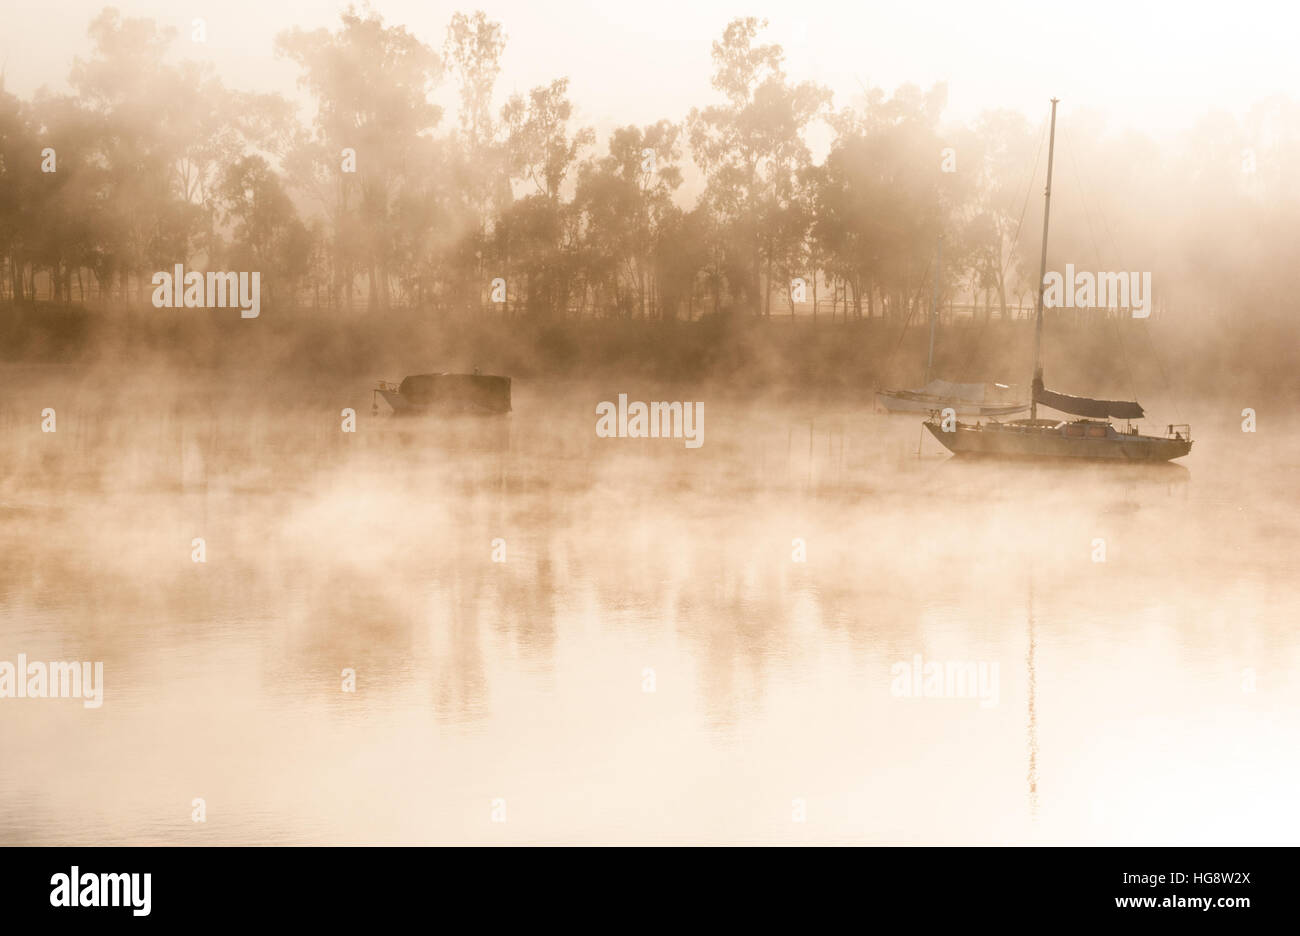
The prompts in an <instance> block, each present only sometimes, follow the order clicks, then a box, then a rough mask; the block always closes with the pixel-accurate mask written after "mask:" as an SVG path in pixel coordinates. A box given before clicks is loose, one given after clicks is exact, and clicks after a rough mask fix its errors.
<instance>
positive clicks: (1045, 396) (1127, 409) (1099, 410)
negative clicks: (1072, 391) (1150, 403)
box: [1034, 380, 1142, 419]
mask: <svg viewBox="0 0 1300 936" xmlns="http://www.w3.org/2000/svg"><path fill="white" fill-rule="evenodd" d="M1034 402H1035V403H1039V404H1041V405H1043V406H1050V407H1051V408H1052V409H1054V410H1060V411H1061V412H1062V413H1073V414H1074V415H1075V416H1087V417H1089V418H1090V419H1106V418H1107V417H1109V418H1111V419H1141V418H1142V407H1141V406H1140V405H1138V404H1137V403H1136V402H1132V403H1130V402H1128V401H1126V400H1093V399H1089V398H1088V397H1078V396H1070V395H1069V394H1066V393H1057V392H1056V391H1054V390H1047V389H1045V388H1044V387H1043V385H1042V384H1041V383H1039V382H1038V381H1037V380H1036V381H1034Z"/></svg>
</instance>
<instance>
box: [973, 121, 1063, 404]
mask: <svg viewBox="0 0 1300 936" xmlns="http://www.w3.org/2000/svg"><path fill="white" fill-rule="evenodd" d="M1046 139H1047V121H1043V128H1042V130H1041V131H1039V134H1038V151H1037V152H1036V153H1035V154H1034V168H1033V169H1032V170H1030V173H1029V179H1028V180H1027V182H1026V184H1025V200H1024V203H1023V204H1022V205H1021V206H1020V220H1018V221H1017V222H1016V233H1015V234H1014V235H1013V236H1012V238H1011V245H1010V246H1009V247H1008V248H1007V259H1006V262H1005V263H1004V264H1002V273H1001V276H1000V277H999V278H1000V280H1001V282H1000V283H999V284H998V288H999V289H1001V290H1002V292H1001V294H1000V295H1001V296H1002V297H1003V298H1005V296H1006V282H1007V270H1008V269H1010V267H1011V261H1012V259H1013V258H1014V257H1015V255H1016V245H1017V244H1018V243H1019V242H1020V229H1021V227H1023V225H1024V223H1025V212H1026V211H1028V210H1029V196H1030V195H1032V194H1033V192H1034V179H1036V178H1038V163H1039V160H1040V159H1041V158H1042V156H1043V141H1044V140H1046ZM1016 191H1017V192H1019V191H1020V186H1018V185H1017V186H1016ZM1011 204H1013V205H1014V204H1015V202H1012V203H1011ZM988 324H989V322H988V319H987V318H986V319H985V320H984V323H983V324H982V325H981V326H980V330H979V331H978V332H977V333H976V334H975V341H974V342H973V343H972V348H971V353H970V354H968V355H967V356H966V363H965V365H964V366H963V368H962V371H961V382H962V383H964V382H965V381H966V378H968V377H969V376H970V371H971V367H972V366H973V364H974V362H975V359H976V358H977V357H978V354H977V353H976V352H978V351H979V350H980V348H981V347H982V346H983V342H984V333H985V331H986V330H987V328H988Z"/></svg>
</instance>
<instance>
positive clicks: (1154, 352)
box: [1097, 207, 1183, 422]
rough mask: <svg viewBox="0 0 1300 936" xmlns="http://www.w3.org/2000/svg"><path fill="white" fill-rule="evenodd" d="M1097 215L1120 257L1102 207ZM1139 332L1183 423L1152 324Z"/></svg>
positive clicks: (1148, 324)
mask: <svg viewBox="0 0 1300 936" xmlns="http://www.w3.org/2000/svg"><path fill="white" fill-rule="evenodd" d="M1097 214H1098V215H1099V216H1100V217H1101V223H1102V225H1103V226H1104V227H1105V229H1106V236H1107V237H1108V238H1109V239H1110V245H1111V247H1112V248H1113V249H1114V251H1115V255H1116V256H1119V253H1120V249H1119V244H1118V243H1117V242H1116V240H1115V232H1114V231H1112V230H1111V227H1110V219H1109V218H1107V217H1106V215H1105V214H1104V213H1103V212H1102V210H1101V208H1100V207H1098V209H1097ZM1150 301H1151V297H1150V296H1148V297H1147V302H1150ZM1138 331H1140V332H1141V333H1142V336H1143V337H1144V338H1146V341H1147V347H1148V348H1150V349H1151V357H1152V358H1154V359H1155V362H1156V369H1157V370H1158V371H1159V372H1160V380H1161V382H1162V383H1163V384H1164V387H1165V393H1166V395H1167V396H1168V397H1169V402H1170V404H1171V405H1172V406H1173V408H1174V418H1175V419H1177V420H1178V421H1179V422H1182V421H1183V414H1182V411H1181V410H1180V409H1179V406H1178V394H1176V393H1175V392H1174V388H1173V384H1171V383H1170V382H1169V375H1168V374H1167V373H1166V372H1165V362H1164V360H1163V359H1162V358H1161V357H1160V351H1159V349H1157V348H1156V343H1155V340H1154V339H1152V337H1151V325H1150V323H1149V322H1148V323H1144V327H1142V328H1139V329H1138Z"/></svg>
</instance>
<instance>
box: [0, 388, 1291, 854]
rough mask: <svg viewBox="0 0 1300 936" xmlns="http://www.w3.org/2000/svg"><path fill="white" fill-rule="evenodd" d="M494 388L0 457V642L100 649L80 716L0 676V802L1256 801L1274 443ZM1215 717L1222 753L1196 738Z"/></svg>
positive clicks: (859, 821) (922, 832)
mask: <svg viewBox="0 0 1300 936" xmlns="http://www.w3.org/2000/svg"><path fill="white" fill-rule="evenodd" d="M522 390H523V393H522V395H521V398H520V400H518V401H517V404H516V413H515V415H514V416H513V417H512V418H511V419H509V420H498V421H492V422H491V423H478V424H466V425H464V426H454V427H452V428H451V429H449V430H448V431H447V432H446V433H440V432H437V431H434V430H433V429H432V428H431V427H430V426H428V425H421V424H412V423H402V422H397V421H393V422H384V421H382V420H381V421H377V422H376V423H367V422H366V421H365V420H364V419H363V420H362V431H361V432H358V433H357V434H356V435H355V436H354V437H349V436H347V435H345V434H343V433H341V432H340V431H339V429H338V421H337V418H336V417H337V411H335V410H331V411H329V412H323V411H308V410H293V411H288V412H282V411H272V410H269V409H267V408H266V407H265V405H262V406H261V407H260V408H259V407H258V406H256V405H254V404H252V403H249V404H248V405H247V408H245V409H243V410H242V411H240V412H239V413H235V412H232V410H231V408H230V406H229V405H227V407H226V408H225V409H219V410H212V409H208V408H206V407H205V404H204V402H203V401H204V400H206V399H208V397H209V396H210V394H205V393H200V394H197V395H196V396H195V397H193V398H186V397H182V398H180V399H178V400H176V401H174V402H173V403H171V404H170V405H168V406H166V407H164V408H163V409H162V410H161V412H162V415H161V416H158V415H156V413H157V412H159V411H158V410H156V409H154V408H151V407H148V406H143V405H141V406H139V408H138V409H137V408H133V407H132V406H123V405H121V401H119V400H110V401H109V402H108V403H105V404H103V405H104V406H105V407H106V408H105V409H104V410H102V411H99V412H96V411H94V410H93V409H90V410H88V411H81V412H78V410H77V408H76V406H71V407H70V408H69V412H68V416H67V423H66V425H67V427H68V429H69V431H68V433H67V435H66V436H65V435H63V434H62V433H63V428H62V427H63V425H64V424H63V423H61V428H60V434H59V435H58V436H57V437H55V438H39V437H30V438H29V437H22V438H20V440H19V441H18V442H17V443H16V444H15V445H13V446H11V447H9V448H7V449H6V450H5V451H4V452H3V453H0V459H2V460H3V467H4V473H3V476H2V477H3V481H2V482H0V484H2V485H3V487H0V659H11V660H12V659H13V658H14V655H15V654H16V653H18V652H20V651H21V652H26V653H28V654H29V656H32V657H33V658H35V657H36V656H43V657H45V658H48V659H63V658H69V659H93V660H103V661H104V663H105V671H106V682H107V691H106V704H105V707H104V709H103V710H101V711H100V712H99V713H97V715H96V716H94V717H92V716H91V715H89V714H88V713H85V712H83V711H82V710H80V709H77V710H75V711H74V710H73V709H72V708H69V707H65V706H62V704H61V702H59V701H56V700H49V701H47V702H37V701H34V700H5V701H3V702H0V719H3V721H2V722H0V725H2V730H3V733H4V734H3V739H2V740H3V744H4V747H5V750H6V753H7V756H6V757H5V758H4V760H3V763H0V834H3V835H4V836H5V838H6V840H23V841H40V842H52V841H76V840H82V839H86V840H100V839H101V838H111V839H112V840H119V841H180V842H189V841H196V840H200V841H253V840H258V841H260V840H266V838H267V837H268V836H270V837H271V838H273V839H276V840H284V841H325V842H338V841H474V842H478V841H497V840H510V841H546V840H549V841H553V840H566V841H569V840H594V841H737V840H757V841H785V840H790V841H805V840H818V841H825V840H851V841H929V842H932V841H950V842H952V841H1023V840H1026V839H1029V838H1037V839H1043V840H1048V841H1092V840H1099V841H1128V840H1143V841H1147V840H1179V839H1180V838H1185V837H1186V836H1187V835H1188V834H1189V833H1188V830H1187V826H1186V822H1185V815H1186V814H1185V813H1184V814H1183V816H1182V817H1179V816H1177V815H1175V814H1174V813H1172V812H1167V811H1163V810H1162V808H1160V806H1156V807H1148V808H1143V806H1142V803H1143V802H1144V801H1149V799H1150V798H1151V794H1152V791H1154V790H1159V789H1162V788H1163V787H1162V785H1163V784H1166V783H1168V782H1170V780H1171V777H1172V776H1173V774H1174V773H1175V772H1176V773H1177V775H1178V776H1179V777H1181V778H1182V779H1181V780H1180V782H1183V783H1189V782H1190V783H1193V785H1195V783H1196V782H1198V781H1191V780H1188V779H1187V778H1189V777H1192V778H1194V777H1197V776H1205V777H1206V780H1205V784H1210V783H1213V784H1214V785H1215V788H1216V789H1218V790H1219V792H1220V794H1222V793H1223V791H1225V790H1227V791H1233V790H1236V791H1239V792H1244V791H1246V790H1247V789H1250V790H1254V791H1255V792H1254V795H1255V796H1257V797H1262V803H1264V804H1265V805H1264V806H1261V808H1260V810H1259V812H1258V813H1257V814H1256V813H1244V814H1243V813H1241V812H1233V813H1231V814H1228V813H1226V812H1225V813H1223V819H1222V828H1226V829H1231V830H1237V832H1238V837H1239V838H1245V839H1250V840H1275V839H1277V838H1282V837H1286V836H1288V835H1289V836H1291V837H1294V835H1295V834H1296V833H1297V831H1298V830H1297V827H1296V826H1295V824H1294V822H1292V821H1291V820H1288V819H1286V818H1285V817H1283V818H1282V819H1281V820H1279V819H1278V817H1277V815H1276V814H1275V813H1273V812H1270V811H1269V809H1268V808H1267V804H1270V803H1272V804H1274V805H1276V804H1281V803H1285V802H1286V799H1285V797H1286V796H1287V795H1289V794H1288V793H1287V790H1288V789H1289V787H1288V783H1290V782H1291V781H1294V780H1295V779H1297V765H1296V760H1295V758H1294V755H1293V754H1292V753H1291V750H1292V748H1291V747H1290V746H1289V745H1288V744H1286V743H1285V741H1284V739H1285V738H1287V737H1289V736H1290V733H1291V732H1292V731H1293V729H1294V722H1293V720H1292V718H1291V716H1289V715H1287V714H1285V713H1287V712H1289V711H1294V706H1292V707H1291V708H1288V707H1287V705H1288V703H1293V702H1294V701H1295V699H1294V696H1295V691H1294V690H1292V689H1290V688H1288V687H1289V686H1290V685H1291V684H1292V681H1290V680H1289V679H1288V678H1287V674H1288V673H1289V672H1290V671H1291V668H1292V667H1294V665H1295V664H1296V662H1297V658H1298V654H1300V651H1298V645H1297V641H1296V639H1295V637H1294V635H1293V629H1292V628H1291V627H1290V622H1291V620H1292V618H1293V616H1294V611H1295V609H1296V608H1297V607H1300V604H1298V603H1297V598H1298V597H1300V596H1297V594H1296V586H1295V584H1294V582H1295V581H1296V578H1295V576H1294V575H1289V574H1288V572H1289V571H1294V569H1293V566H1294V559H1292V558H1291V557H1290V555H1289V554H1288V553H1286V552H1285V551H1284V550H1282V549H1280V548H1279V546H1280V545H1282V544H1285V543H1286V542H1289V541H1290V539H1291V538H1293V537H1294V535H1295V534H1296V532H1298V531H1297V527H1298V526H1300V523H1297V520H1296V518H1295V517H1294V516H1293V515H1292V514H1289V513H1286V512H1281V511H1278V510H1276V509H1274V508H1275V506H1276V504H1277V503H1278V502H1279V501H1278V497H1279V492H1281V491H1285V490H1286V477H1285V475H1284V473H1278V474H1277V475H1271V474H1270V475H1268V476H1265V477H1262V478H1259V479H1258V480H1257V482H1256V484H1254V485H1253V486H1240V485H1238V486H1233V482H1232V478H1233V477H1234V476H1236V475H1237V473H1238V472H1239V470H1240V466H1239V465H1234V464H1233V463H1232V462H1231V458H1232V457H1233V455H1232V452H1233V450H1232V449H1230V448H1228V447H1227V446H1221V447H1220V448H1219V449H1217V451H1218V452H1220V456H1219V457H1220V459H1222V460H1221V461H1208V458H1209V456H1206V459H1207V460H1206V461H1204V462H1203V461H1198V462H1197V468H1196V472H1195V473H1192V472H1189V471H1188V470H1187V469H1185V468H1181V467H1179V466H1173V467H1172V468H1156V467H1143V468H1140V469H1137V470H1134V471H1126V470H1121V471H1118V472H1115V471H1113V469H1106V470H1102V469H1098V468H1095V467H1082V466H1070V467H1069V468H1068V469H1063V468H1061V467H1059V466H1056V467H1052V466H1039V465H1021V466H1009V467H1007V466H991V465H989V464H987V463H964V462H958V461H955V460H952V459H944V460H934V459H928V458H920V459H918V458H916V456H915V447H914V446H915V438H914V435H913V430H914V428H915V427H914V426H912V425H911V424H910V423H909V424H907V425H902V424H897V423H890V422H888V421H879V420H874V419H871V418H870V417H868V416H865V415H860V414H853V413H848V414H845V415H842V416H840V417H838V418H837V419H835V420H829V419H828V420H825V421H824V422H823V421H821V420H818V419H811V420H810V419H808V418H806V414H804V413H799V412H790V413H780V412H774V411H773V409H772V408H771V407H765V406H755V405H749V404H746V403H744V402H742V401H737V402H734V403H733V404H731V407H730V408H728V406H726V405H721V404H719V405H714V404H710V406H711V407H712V408H711V409H710V420H711V422H710V424H709V433H710V435H709V436H708V439H707V442H706V445H705V446H704V448H703V449H701V450H699V451H698V452H687V451H685V450H684V449H682V448H680V447H677V448H671V449H670V448H668V447H659V448H655V447H652V446H650V445H644V446H638V445H637V444H636V442H635V441H631V440H622V441H617V440H615V441H608V442H605V443H604V444H598V443H597V440H595V438H594V436H593V434H592V432H591V431H590V425H589V423H590V420H589V419H588V417H587V415H586V413H587V411H588V410H589V409H590V406H588V405H587V402H586V401H587V399H588V397H589V398H590V399H591V400H596V399H603V398H607V397H608V395H609V394H608V393H605V392H604V388H597V389H582V388H577V389H574V390H573V391H572V397H566V396H560V397H558V398H554V399H551V398H546V397H545V396H544V395H542V393H541V391H538V390H529V389H528V388H527V387H526V386H525V387H523V388H522ZM530 394H533V395H532V396H530ZM87 396H88V397H89V395H87ZM344 402H346V401H344ZM96 405H100V404H96V403H93V402H87V401H85V400H83V402H82V403H81V406H83V407H93V406H96ZM363 406H364V404H363ZM37 412H39V407H38V408H37ZM358 412H365V410H364V408H362V407H358ZM570 414H576V415H570ZM61 418H62V417H61ZM5 424H6V425H10V424H17V422H16V419H15V420H13V421H11V422H6V423H5ZM810 424H811V425H810ZM819 426H822V427H823V428H818V427H819ZM792 427H793V428H792ZM798 428H803V430H804V434H803V435H802V436H800V435H799V433H798V432H797V431H796V429H798ZM1202 451H1207V452H1213V451H1216V449H1215V448H1214V447H1212V446H1209V445H1206V446H1204V447H1203V448H1201V449H1198V451H1197V457H1198V458H1200V457H1201V452H1202ZM1203 465H1204V467H1202V466H1203ZM1205 479H1209V483H1207V481H1206V480H1205ZM1225 492H1227V493H1226V494H1225ZM1225 498H1226V499H1225ZM1288 502H1289V501H1288ZM195 537H202V538H203V539H204V540H205V542H206V548H207V561H206V562H205V563H202V564H196V563H194V562H192V561H191V542H192V540H193V538H195ZM1097 539H1103V540H1104V541H1105V544H1106V558H1105V561H1102V562H1098V561H1096V560H1095V558H1094V557H1095V547H1094V541H1095V540H1097ZM498 540H500V541H501V542H502V543H503V544H504V550H505V552H504V561H494V547H493V544H494V542H496V541H498ZM798 543H802V544H803V550H802V556H803V560H802V561H800V560H799V559H796V558H795V557H796V554H797V553H799V552H800V550H799V549H798V546H797V544H798ZM1026 641H1027V645H1026ZM917 654H920V655H922V656H923V657H924V658H925V659H927V660H929V659H933V660H938V661H958V662H960V661H987V662H995V663H998V664H1000V669H1001V672H1002V674H1003V677H1002V686H1001V689H1000V701H999V704H998V705H996V706H990V707H981V706H980V705H979V704H978V703H972V702H971V701H970V700H963V699H932V698H906V699H900V698H898V697H896V696H895V695H894V694H892V693H891V666H892V665H893V664H894V663H896V662H897V661H907V660H911V659H913V658H914V656H915V655H917ZM1247 667H1249V668H1250V669H1251V670H1252V671H1253V672H1254V673H1255V674H1256V675H1257V684H1258V685H1259V686H1261V687H1263V688H1262V689H1260V690H1259V691H1258V692H1256V693H1255V694H1253V695H1244V694H1243V693H1242V691H1241V689H1240V686H1241V679H1240V678H1239V675H1240V672H1241V670H1242V669H1244V668H1247ZM345 669H351V670H353V671H355V673H356V678H357V688H358V691H357V692H356V693H354V694H348V693H344V692H342V691H341V682H342V673H343V671H344V670H345ZM647 686H652V687H653V691H648V690H647V688H646V687H647ZM1040 686H1041V689H1042V692H1040V691H1039V690H1040ZM1026 719H1027V722H1026ZM1225 734H1226V735H1227V736H1229V737H1232V738H1234V739H1239V740H1238V741H1235V742H1234V743H1238V744H1239V745H1240V750H1239V752H1238V753H1239V754H1241V755H1242V756H1244V757H1246V758H1247V761H1246V762H1247V763H1248V764H1249V765H1250V772H1249V773H1242V774H1240V775H1234V774H1231V773H1225V771H1224V765H1223V764H1222V763H1209V764H1207V763H1206V752H1207V750H1209V749H1207V748H1206V746H1205V739H1206V737H1207V736H1209V737H1216V738H1223V737H1224V736H1225ZM50 738H58V739H60V743H58V744H51V743H49V739H50ZM1157 751H1158V752H1159V757H1156V756H1155V753H1154V752H1157ZM1026 757H1027V761H1028V763H1027V767H1026ZM1261 776H1265V777H1267V778H1269V779H1268V780H1267V781H1261V780H1260V777H1261ZM1261 783H1262V786H1263V789H1262V790H1261V789H1260V786H1261ZM1026 786H1027V788H1028V796H1027V798H1026ZM1198 789H1201V790H1202V791H1204V790H1206V789H1209V787H1208V786H1205V785H1202V786H1201V787H1198ZM1048 791H1050V794H1049V792H1048ZM1040 794H1041V799H1040ZM198 795H203V796H206V797H207V798H208V799H209V802H210V803H212V804H213V806H212V808H211V814H212V816H213V819H212V820H211V821H210V822H209V823H208V824H207V825H206V826H205V827H204V828H202V829H197V828H195V827H194V826H193V824H192V823H190V822H189V806H188V804H189V802H190V800H191V798H192V797H194V796H198ZM498 797H501V798H505V799H507V800H508V801H509V803H510V816H511V818H510V821H509V823H508V824H507V825H506V828H505V829H502V828H500V827H499V826H498V825H494V824H493V823H492V822H491V819H490V809H489V805H488V804H489V803H490V802H491V800H492V799H494V798H498ZM795 799H799V800H802V801H804V802H805V803H806V804H807V818H806V820H805V821H803V822H793V821H792V820H791V802H792V801H793V800H795ZM1231 800H1232V797H1222V796H1221V798H1220V800H1219V802H1230V801H1231ZM1097 802H1101V803H1104V804H1105V807H1104V809H1103V811H1102V812H1101V813H1100V814H1098V813H1097V812H1096V811H1095V810H1094V809H1093V804H1094V803H1097ZM1206 808H1207V809H1209V810H1211V812H1210V813H1209V814H1208V816H1207V821H1210V822H1211V827H1213V828H1217V827H1216V826H1213V820H1214V814H1213V810H1214V809H1215V808H1216V807H1214V806H1213V805H1210V806H1207V807H1206ZM1287 815H1290V814H1289V813H1287Z"/></svg>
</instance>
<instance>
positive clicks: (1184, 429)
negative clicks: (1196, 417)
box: [1168, 423, 1192, 442]
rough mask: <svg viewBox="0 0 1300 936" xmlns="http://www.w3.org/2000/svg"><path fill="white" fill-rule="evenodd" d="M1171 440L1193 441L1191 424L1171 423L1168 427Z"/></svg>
mask: <svg viewBox="0 0 1300 936" xmlns="http://www.w3.org/2000/svg"><path fill="white" fill-rule="evenodd" d="M1168 432H1169V438H1171V439H1180V440H1182V441H1184V442H1190V441H1192V427H1191V425H1190V424H1189V423H1171V424H1170V425H1169V427H1168Z"/></svg>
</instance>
